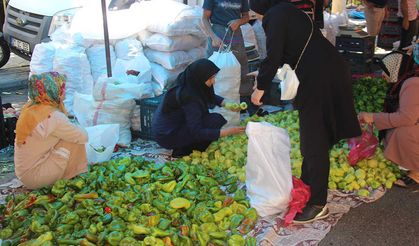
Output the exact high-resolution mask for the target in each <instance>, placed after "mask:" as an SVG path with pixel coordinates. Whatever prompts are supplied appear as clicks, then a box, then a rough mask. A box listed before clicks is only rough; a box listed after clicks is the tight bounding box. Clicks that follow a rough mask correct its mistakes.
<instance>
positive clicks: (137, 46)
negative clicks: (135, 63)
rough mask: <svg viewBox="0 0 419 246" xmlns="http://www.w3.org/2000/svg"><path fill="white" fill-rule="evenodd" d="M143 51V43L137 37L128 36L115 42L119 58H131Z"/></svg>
mask: <svg viewBox="0 0 419 246" xmlns="http://www.w3.org/2000/svg"><path fill="white" fill-rule="evenodd" d="M142 51H143V45H142V44H141V42H140V41H138V40H137V39H135V38H127V39H124V40H121V41H118V42H117V43H116V44H115V54H116V57H117V58H118V59H124V60H130V59H133V58H135V57H136V56H138V55H139V54H140V53H141V52H142Z"/></svg>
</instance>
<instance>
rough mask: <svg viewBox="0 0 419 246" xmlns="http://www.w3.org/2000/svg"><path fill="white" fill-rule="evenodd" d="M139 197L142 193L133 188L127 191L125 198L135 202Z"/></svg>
mask: <svg viewBox="0 0 419 246" xmlns="http://www.w3.org/2000/svg"><path fill="white" fill-rule="evenodd" d="M138 199H140V195H139V194H138V193H136V192H134V191H132V190H130V191H128V192H126V193H125V200H127V201H128V202H131V203H134V202H135V201H137V200H138Z"/></svg>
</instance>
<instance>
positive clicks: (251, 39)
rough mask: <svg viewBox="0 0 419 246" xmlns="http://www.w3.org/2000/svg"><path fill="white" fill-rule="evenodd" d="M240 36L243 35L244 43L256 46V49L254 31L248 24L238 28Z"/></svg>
mask: <svg viewBox="0 0 419 246" xmlns="http://www.w3.org/2000/svg"><path fill="white" fill-rule="evenodd" d="M240 28H241V31H242V34H243V39H244V42H246V43H251V44H253V45H255V46H256V48H257V47H258V46H257V45H258V44H257V41H256V35H255V31H254V30H253V27H252V25H250V24H249V23H246V24H245V25H242V26H240Z"/></svg>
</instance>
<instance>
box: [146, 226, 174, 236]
mask: <svg viewBox="0 0 419 246" xmlns="http://www.w3.org/2000/svg"><path fill="white" fill-rule="evenodd" d="M171 234H172V233H171V232H169V231H163V230H161V229H159V228H156V227H153V228H151V236H153V237H167V236H170V235H171Z"/></svg>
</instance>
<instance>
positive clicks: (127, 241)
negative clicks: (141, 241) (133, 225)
mask: <svg viewBox="0 0 419 246" xmlns="http://www.w3.org/2000/svg"><path fill="white" fill-rule="evenodd" d="M136 243H137V240H135V239H134V238H132V237H125V238H123V239H122V240H121V242H119V245H121V246H128V245H135V244H136Z"/></svg>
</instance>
